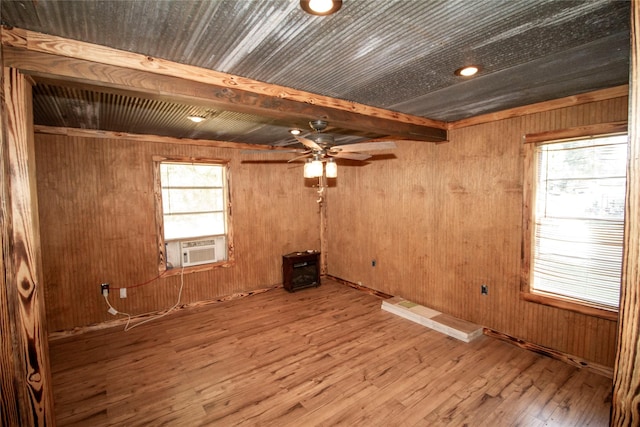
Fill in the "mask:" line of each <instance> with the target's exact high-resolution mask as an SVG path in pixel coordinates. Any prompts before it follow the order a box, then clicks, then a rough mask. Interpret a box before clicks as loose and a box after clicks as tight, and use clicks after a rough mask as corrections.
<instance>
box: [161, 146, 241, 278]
mask: <svg viewBox="0 0 640 427" xmlns="http://www.w3.org/2000/svg"><path fill="white" fill-rule="evenodd" d="M161 163H185V164H192V163H199V164H207V165H217V166H223V167H224V182H223V191H224V192H225V195H224V203H225V206H224V212H225V225H226V233H225V237H226V246H227V259H226V260H223V261H218V262H212V263H208V264H201V265H194V266H189V267H180V268H177V267H176V268H171V269H167V254H166V247H165V238H164V210H163V206H162V180H161V174H160V164H161ZM229 164H230V160H228V159H214V158H196V157H179V156H171V157H164V156H153V188H154V202H155V208H156V209H155V210H156V240H157V248H158V271H159V272H160V273H161V274H163V276H165V277H166V276H171V275H173V274H181V272H183V271H184V272H196V271H206V270H212V269H214V268H219V267H229V266H231V265H232V264H234V250H233V248H234V245H233V226H232V221H231V218H232V217H231V172H230V169H229ZM203 237H204V236H203ZM194 239H197V238H194Z"/></svg>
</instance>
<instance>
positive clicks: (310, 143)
mask: <svg viewBox="0 0 640 427" xmlns="http://www.w3.org/2000/svg"><path fill="white" fill-rule="evenodd" d="M295 138H296V139H297V140H298V141H299V142H300V143H301V144H302V145H304V146H305V147H307V148H311V149H312V150H322V147H321V146H319V145H318V144H316V142H315V141H312V140H310V139H307V138H303V137H301V136H296V137H295Z"/></svg>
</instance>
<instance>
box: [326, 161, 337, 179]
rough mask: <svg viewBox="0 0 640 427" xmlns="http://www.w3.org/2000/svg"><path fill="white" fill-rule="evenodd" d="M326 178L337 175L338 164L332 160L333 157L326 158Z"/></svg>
mask: <svg viewBox="0 0 640 427" xmlns="http://www.w3.org/2000/svg"><path fill="white" fill-rule="evenodd" d="M325 169H326V171H325V172H326V174H327V178H337V177H338V164H337V163H336V162H334V161H333V159H329V160H327V165H326V166H325Z"/></svg>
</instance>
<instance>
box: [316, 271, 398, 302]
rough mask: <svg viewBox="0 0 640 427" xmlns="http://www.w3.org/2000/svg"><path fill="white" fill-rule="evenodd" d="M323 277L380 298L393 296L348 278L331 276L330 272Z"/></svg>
mask: <svg viewBox="0 0 640 427" xmlns="http://www.w3.org/2000/svg"><path fill="white" fill-rule="evenodd" d="M322 277H326V278H327V279H329V280H333V281H334V282H338V283H340V284H342V285H346V286H349V287H351V288H354V289H357V290H359V291H362V292H366V293H368V294H371V295H375V296H377V297H378V298H382V299H389V298H393V295H389V294H385V293H384V292H380V291H376V290H375V289H371V288H367V287H366V286H362V285H358V284H357V283H353V282H349V281H348V280H344V279H341V278H339V277H336V276H331V275H329V274H325V275H323V276H322Z"/></svg>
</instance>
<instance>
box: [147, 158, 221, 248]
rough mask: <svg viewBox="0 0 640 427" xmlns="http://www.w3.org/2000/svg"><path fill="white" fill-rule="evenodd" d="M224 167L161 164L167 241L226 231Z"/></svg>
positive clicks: (218, 233)
mask: <svg viewBox="0 0 640 427" xmlns="http://www.w3.org/2000/svg"><path fill="white" fill-rule="evenodd" d="M224 170H225V168H224V166H223V165H212V164H185V163H169V162H163V163H161V164H160V181H161V187H162V210H163V215H164V238H165V240H176V239H188V238H194V237H202V236H215V235H222V234H225V233H226V224H225V221H226V215H225V199H224V182H225V177H224Z"/></svg>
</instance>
